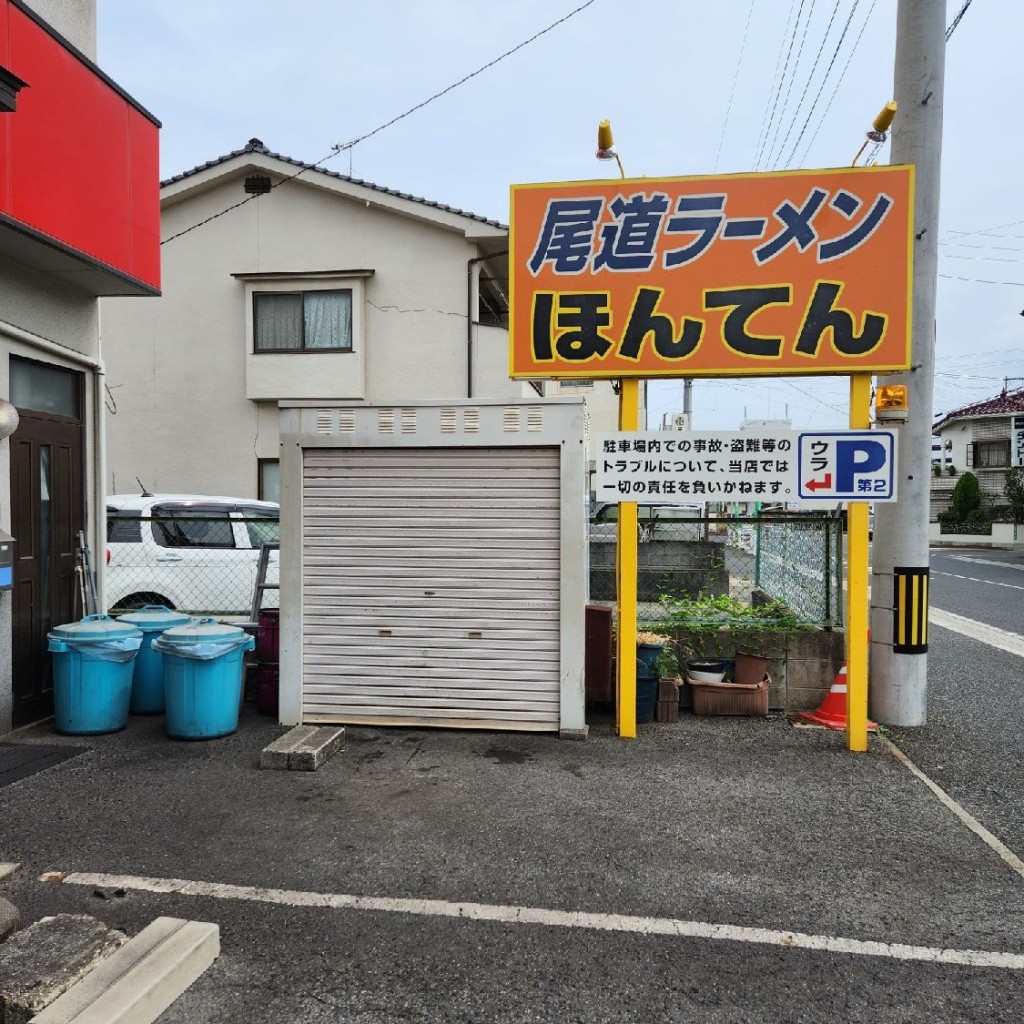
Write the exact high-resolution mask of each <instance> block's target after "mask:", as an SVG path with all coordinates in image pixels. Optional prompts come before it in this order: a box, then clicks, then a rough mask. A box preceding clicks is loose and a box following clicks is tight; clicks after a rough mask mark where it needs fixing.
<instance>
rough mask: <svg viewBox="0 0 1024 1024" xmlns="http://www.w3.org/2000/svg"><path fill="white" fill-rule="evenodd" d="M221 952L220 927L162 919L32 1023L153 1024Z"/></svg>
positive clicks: (174, 919)
mask: <svg viewBox="0 0 1024 1024" xmlns="http://www.w3.org/2000/svg"><path fill="white" fill-rule="evenodd" d="M219 953H220V929H219V928H218V926H217V925H215V924H211V923H208V922H203V921H184V920H182V919H180V918H175V917H158V918H157V919H156V920H155V921H153V922H152V923H151V924H150V925H148V926H147V927H146V928H144V929H143V930H142V931H141V932H139V934H138V935H136V936H135V938H133V939H132V940H131V941H130V942H128V944H127V945H125V946H122V947H121V948H120V949H119V950H118V951H117V952H116V953H115V954H114V955H113V956H111V957H109V958H108V959H107V960H106V961H104V963H102V964H100V965H99V966H98V967H97V968H96V970H94V971H93V972H92V973H91V974H89V975H88V976H87V977H85V978H83V979H82V980H81V981H79V982H78V983H77V984H76V985H74V986H72V987H71V988H70V989H68V991H67V992H65V993H64V994H63V995H62V996H61V997H60V998H59V999H57V1000H55V1001H54V1002H53V1003H51V1004H50V1006H48V1007H47V1008H46V1009H45V1010H43V1011H42V1012H41V1013H39V1014H37V1015H36V1016H35V1017H33V1018H32V1024H152V1022H153V1021H155V1020H156V1019H157V1018H158V1017H159V1016H160V1015H161V1014H162V1013H163V1012H164V1010H166V1009H167V1007H168V1006H170V1005H171V1003H173V1002H174V1001H175V999H177V998H178V996H180V995H181V994H182V993H183V992H184V991H185V990H186V989H187V988H188V987H189V986H190V985H191V984H192V983H193V982H194V981H195V980H196V979H197V978H198V977H199V976H200V975H201V974H202V973H203V972H204V971H205V970H206V969H207V968H208V967H209V966H210V964H212V963H213V961H214V960H216V959H217V956H218V955H219Z"/></svg>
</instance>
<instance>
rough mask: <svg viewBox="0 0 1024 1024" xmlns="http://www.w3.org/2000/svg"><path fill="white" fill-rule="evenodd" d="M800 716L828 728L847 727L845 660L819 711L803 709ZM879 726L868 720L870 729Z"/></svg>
mask: <svg viewBox="0 0 1024 1024" xmlns="http://www.w3.org/2000/svg"><path fill="white" fill-rule="evenodd" d="M800 717H801V718H806V719H807V721H808V722H814V724H815V725H823V726H825V728H826V729H845V728H846V662H845V661H844V662H843V667H842V668H841V669H840V670H839V671H838V672H837V673H836V678H835V682H834V683H833V684H832V689H831V690H829V691H828V693H827V694H826V695H825V699H824V700H823V701H822V702H821V707H820V708H818V710H817V711H801V712H800ZM877 728H878V725H877V723H875V722H872V721H869V722H868V729H877Z"/></svg>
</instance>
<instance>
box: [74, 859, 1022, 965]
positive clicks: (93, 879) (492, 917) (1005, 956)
mask: <svg viewBox="0 0 1024 1024" xmlns="http://www.w3.org/2000/svg"><path fill="white" fill-rule="evenodd" d="M63 884H65V885H85V886H100V887H103V888H114V889H131V890H135V891H141V892H156V893H175V894H177V895H181V896H202V897H213V898H215V899H226V900H246V901H249V902H255V903H272V904H279V905H282V906H287V907H325V908H329V909H333V910H339V909H344V910H370V911H377V912H380V913H388V914H415V915H419V916H424V917H453V918H460V919H462V920H468V921H498V922H501V923H502V924H527V925H530V924H532V925H544V926H548V927H553V928H583V929H587V930H590V931H604V932H632V933H634V934H639V935H669V936H673V937H676V938H687V939H711V940H714V941H726V942H747V943H754V944H757V945H764V946H779V947H782V948H784V949H810V950H818V951H824V952H828V953H850V954H854V955H857V956H876V957H885V958H888V959H891V960H917V961H922V962H924V963H933V964H955V965H960V966H965V967H998V968H1002V969H1005V970H1013V971H1019V970H1024V954H1020V953H998V952H992V951H987V950H977V949H939V948H936V947H933V946H908V945H904V944H903V943H897V942H872V941H865V940H863V939H846V938H841V937H838V936H833V935H808V934H805V933H803V932H787V931H776V930H775V929H771V928H746V927H742V926H739V925H730V924H711V923H710V922H706V921H685V920H681V919H678V918H670V917H634V916H631V915H623V914H592V913H587V912H584V911H568V910H546V909H544V908H542V907H519V906H508V905H503V904H494V903H454V902H450V901H449V900H414V899H397V898H391V897H386V896H352V895H348V894H345V893H320V892H302V891H295V890H289V889H261V888H255V887H253V886H248V885H225V884H222V883H219V882H190V881H187V880H185V879H180V878H145V877H139V876H136V875H108V874H99V873H92V872H73V873H71V874H68V875H66V876H65V877H64V882H63Z"/></svg>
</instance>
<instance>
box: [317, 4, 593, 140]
mask: <svg viewBox="0 0 1024 1024" xmlns="http://www.w3.org/2000/svg"><path fill="white" fill-rule="evenodd" d="M595 3H597V0H586V3H583V4H580V6H579V7H577V8H575V9H574V10H571V11H570V12H569V13H568V14H566V15H564V16H563V17H561V18H559V19H558V21H553V22H552V23H551V24H550V25H548V27H547V28H542V29H541V30H540V31H539V32H537V33H535V34H534V35H532V36H530V38H529V39H524V40H523V41H522V42H521V43H519V44H518V45H516V46H513V47H512V49H511V50H506V51H505V52H504V53H503V54H501V56H500V57H495V58H494V60H492V61H488V62H487V63H486V64H484V65H483V66H482V67H479V68H477V69H476V71H471V72H470V73H469V74H468V75H465V76H464V77H462V78H460V79H459V80H458V81H457V82H452V84H451V85H449V86H447V87H446V88H444V89H442V90H441V91H440V92H435V93H434V95H433V96H430V97H428V98H427V99H425V100H423V102H422V103H417V104H416V106H414V107H410V108H409V109H408V110H406V111H405V112H404V113H402V114H399V115H398V117H393V118H391V120H390V121H387V122H385V123H384V124H382V125H379V126H378V127H376V128H374V129H373V131H372V132H367V133H366V134H365V135H360V136H359V137H358V138H355V139H351V140H350V141H348V142H339V143H337V144H336V145H335V146H334V147H333V149H334V151H335V152H336V153H343V152H344V151H345V150H347V149H351V148H352V147H353V146H358V145H359V143H360V142H365V141H366V140H367V139H370V138H373V136H374V135H376V134H377V133H378V132H382V131H384V129H385V128H390V127H391V126H392V125H393V124H397V123H398V122H399V121H401V120H403V119H404V118H406V117H408V116H409V115H410V114H415V113H416V111H417V110H422V109H423V108H424V107H425V106H427V104H428V103H433V102H434V100H439V99H440V98H441V97H442V96H446V95H447V94H448V93H450V92H451V91H452V90H453V89H458V87H459V86H460V85H465V84H466V82H468V81H469V80H470V79H471V78H476V76H477V75H481V74H483V73H484V72H485V71H487V70H488V69H489V68H493V67H494V65H495V64H499V63H500V62H501V61H503V60H504V59H505V58H506V57H511V56H512V54H513V53H517V52H518V51H519V50H521V49H522V48H523V47H524V46H529V45H530V43H532V42H534V41H535V40H537V39H540V37H541V36H543V35H547V33H548V32H550V31H551V30H552V29H556V28H558V26H559V25H561V24H562V23H563V22H566V21H568V20H569V19H570V18H574V17H575V16H576V15H577V14H579V13H580V11H584V10H586V9H587V8H588V7H590V6H591V5H592V4H595Z"/></svg>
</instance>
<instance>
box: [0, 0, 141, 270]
mask: <svg viewBox="0 0 1024 1024" xmlns="http://www.w3.org/2000/svg"><path fill="white" fill-rule="evenodd" d="M5 21H6V23H7V27H8V32H7V35H8V44H7V58H6V60H5V61H4V63H5V65H6V67H7V68H8V69H9V70H10V71H12V72H13V73H14V74H16V75H17V76H18V77H19V78H22V79H24V80H25V81H26V82H27V83H28V85H27V86H26V87H25V88H24V89H22V90H21V92H20V93H19V94H18V109H17V111H15V112H14V113H11V114H2V115H0V125H2V130H0V212H2V213H4V214H6V215H7V216H9V217H12V218H14V219H15V220H17V221H19V222H21V223H22V224H24V225H26V226H28V227H30V228H33V229H34V230H35V231H38V232H42V233H43V234H45V235H47V236H49V237H50V238H52V239H54V240H55V241H57V242H58V243H62V244H63V246H65V247H70V248H71V249H74V250H77V251H79V252H81V253H83V254H85V255H86V256H88V257H90V258H91V259H93V260H98V261H100V262H101V263H104V264H107V265H108V266H110V267H112V268H114V269H115V270H118V271H120V272H121V273H123V274H126V275H128V276H129V277H131V278H134V279H136V280H138V281H141V282H143V283H144V284H147V285H149V286H151V287H153V288H158V287H159V285H160V240H159V221H160V182H159V168H158V146H159V129H158V128H157V126H156V125H155V124H154V123H153V122H152V121H151V120H150V119H149V118H147V117H146V116H145V115H144V114H142V113H141V112H140V111H139V110H138V109H137V108H136V107H135V106H133V105H132V104H131V103H130V102H129V101H128V100H127V99H125V97H124V96H122V95H121V94H120V93H119V92H118V91H117V90H116V89H114V88H112V87H111V85H110V84H109V83H108V82H107V81H105V80H104V79H103V78H102V77H101V76H100V75H98V74H96V72H95V71H94V70H93V69H92V68H91V67H90V66H89V65H88V64H86V63H85V62H83V61H82V60H81V59H80V58H79V57H77V56H76V55H75V54H74V53H72V52H71V51H69V50H68V49H66V48H65V47H64V46H63V45H62V44H61V43H60V42H59V41H58V40H56V39H55V38H53V36H51V35H50V34H49V33H48V32H47V31H46V30H45V29H43V28H42V27H41V26H40V25H38V24H37V23H36V22H35V21H33V20H32V18H30V17H29V16H28V15H27V14H26V13H25V12H24V11H22V10H20V9H19V8H18V7H15V6H13V5H12V4H10V2H9V0H0V26H2V25H3V24H4V22H5ZM0 32H2V29H0ZM2 48H3V36H2V34H0V53H2Z"/></svg>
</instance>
